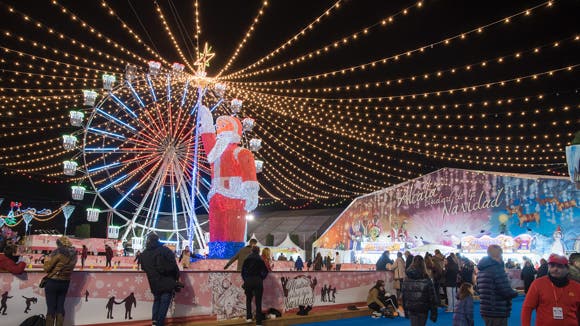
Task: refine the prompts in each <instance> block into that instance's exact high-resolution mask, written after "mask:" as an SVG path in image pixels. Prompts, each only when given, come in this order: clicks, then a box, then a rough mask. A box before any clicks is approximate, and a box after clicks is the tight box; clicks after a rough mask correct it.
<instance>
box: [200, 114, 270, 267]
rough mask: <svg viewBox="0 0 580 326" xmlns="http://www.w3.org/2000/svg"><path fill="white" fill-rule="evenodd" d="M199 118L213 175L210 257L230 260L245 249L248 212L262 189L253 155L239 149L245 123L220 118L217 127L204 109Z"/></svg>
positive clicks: (210, 211) (230, 118)
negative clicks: (237, 252)
mask: <svg viewBox="0 0 580 326" xmlns="http://www.w3.org/2000/svg"><path fill="white" fill-rule="evenodd" d="M199 115H200V117H199V119H200V122H201V123H200V132H201V138H202V141H203V147H204V150H205V153H206V155H207V161H208V162H209V163H210V165H211V173H212V182H211V188H210V191H209V193H208V199H209V229H210V231H209V232H210V243H209V248H210V255H212V256H214V257H216V258H218V257H219V258H229V256H232V255H233V254H235V252H236V251H237V250H238V249H239V248H241V247H243V246H244V245H245V243H244V233H245V229H246V218H245V216H246V212H250V211H253V210H254V209H255V208H256V206H257V205H258V192H259V190H260V185H259V183H258V181H257V179H256V165H255V162H254V155H253V154H252V152H251V151H250V150H249V149H246V148H243V147H240V146H239V143H240V141H241V136H242V123H241V122H240V120H238V119H237V118H236V117H232V116H221V117H219V118H217V120H216V124H215V127H214V124H213V117H212V114H211V112H210V111H209V109H208V108H207V107H205V106H203V105H202V106H201V107H200V109H199ZM226 256H228V257H226Z"/></svg>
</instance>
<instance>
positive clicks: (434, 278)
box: [0, 233, 580, 326]
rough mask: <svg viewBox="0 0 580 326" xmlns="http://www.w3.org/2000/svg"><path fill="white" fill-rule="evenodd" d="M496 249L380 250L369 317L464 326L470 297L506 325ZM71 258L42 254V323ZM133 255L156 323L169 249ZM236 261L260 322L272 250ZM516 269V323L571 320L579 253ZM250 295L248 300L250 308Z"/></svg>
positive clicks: (172, 267) (56, 310) (251, 247)
mask: <svg viewBox="0 0 580 326" xmlns="http://www.w3.org/2000/svg"><path fill="white" fill-rule="evenodd" d="M15 248H16V246H15V244H13V243H9V242H6V241H0V270H5V271H8V272H11V273H13V274H20V273H23V272H24V269H25V266H26V263H25V262H23V261H21V258H20V257H18V256H17V255H16V250H15ZM502 254H503V251H502V248H501V247H499V246H497V245H491V246H489V248H488V250H487V256H485V257H483V258H482V259H481V260H480V261H479V262H478V263H477V265H476V264H475V263H474V262H472V261H470V260H469V259H468V258H467V257H464V256H461V255H460V254H454V253H450V254H449V255H447V256H444V255H443V254H442V253H441V252H440V251H439V250H435V252H434V254H430V253H426V254H425V255H424V256H420V255H416V256H413V254H411V252H409V251H406V252H397V254H396V259H395V260H392V259H391V258H390V253H389V252H388V251H385V252H384V253H383V254H382V255H381V257H380V258H379V259H378V261H377V263H376V270H378V271H392V272H393V288H394V289H395V293H388V292H386V291H385V281H384V280H379V281H377V282H376V284H375V285H374V286H373V287H372V288H371V289H370V290H369V292H368V296H367V305H368V307H369V308H370V309H371V310H372V311H373V313H372V315H373V317H375V318H378V317H379V316H385V315H387V316H390V317H392V316H396V315H397V312H399V311H401V312H403V313H404V316H405V317H406V318H409V320H410V324H411V326H416V325H425V324H426V322H427V320H429V319H430V320H431V321H433V322H436V321H437V319H438V308H441V307H445V308H446V309H445V311H446V312H448V313H453V325H458V326H469V325H473V324H474V312H473V311H474V310H473V305H474V296H476V297H478V298H479V300H480V315H481V318H482V319H483V321H484V323H485V325H486V326H496V325H498V326H502V325H507V320H508V318H509V317H510V315H511V310H512V299H513V298H515V297H517V296H518V292H517V291H515V290H514V289H512V287H511V284H510V281H509V279H508V277H507V274H506V268H507V265H506V264H504V260H503V257H502ZM77 257H80V259H81V266H83V265H84V260H85V259H86V247H83V248H82V249H81V251H80V255H79V254H78V253H77V250H76V249H75V248H74V246H73V245H72V243H71V241H70V240H69V239H68V238H67V237H66V236H63V237H60V238H58V239H57V240H56V249H55V250H54V251H52V252H51V253H50V254H48V255H46V257H45V258H44V261H43V269H44V271H45V272H46V276H45V278H44V281H43V285H42V286H43V287H44V291H45V296H46V304H47V313H46V324H47V325H63V321H64V314H65V310H64V302H65V298H66V293H67V291H68V288H69V285H70V279H71V274H72V272H73V270H74V268H75V265H76V262H77ZM190 258H191V251H190V250H189V248H188V247H186V248H185V249H184V250H183V251H182V253H181V255H180V256H179V260H178V262H179V263H180V264H181V265H182V267H183V268H188V267H189V262H190ZM107 260H108V261H110V260H109V259H107ZM135 260H136V261H138V263H139V264H140V266H141V268H142V269H143V271H145V273H146V274H147V278H148V281H149V285H150V288H151V292H152V293H153V298H154V302H153V312H152V320H153V321H154V325H163V324H164V320H165V317H166V314H167V310H168V308H169V306H170V304H171V301H172V300H173V297H174V295H175V292H176V291H179V288H180V284H181V283H180V282H179V267H178V264H177V261H176V257H175V253H174V252H173V251H172V250H171V249H169V248H167V247H166V246H164V245H163V244H162V243H161V242H160V241H159V237H158V236H157V235H156V234H155V233H151V234H150V235H149V236H148V238H147V243H146V248H145V250H144V251H143V252H142V253H141V252H140V253H139V254H138V255H136V258H135ZM278 260H280V257H279V259H278ZM236 261H237V270H238V271H239V272H240V273H241V277H242V279H243V284H244V285H243V288H244V292H245V294H246V306H247V316H246V317H247V321H252V319H253V318H255V320H256V324H257V325H260V324H261V323H262V321H263V320H264V314H263V313H262V309H261V301H262V294H263V280H264V278H265V277H266V275H267V274H268V273H269V272H271V271H272V270H273V269H274V257H273V256H272V252H271V250H270V249H269V248H263V249H262V250H261V252H260V248H258V247H257V241H256V240H255V239H251V240H250V241H249V244H248V245H247V246H246V247H244V248H242V249H241V250H240V251H239V252H238V253H237V254H236V255H235V256H234V257H232V258H231V259H230V260H229V261H228V262H227V263H226V265H225V266H224V269H228V268H229V267H230V266H231V265H232V264H233V263H234V262H236ZM333 262H334V264H333ZM340 265H341V259H340V253H338V252H337V253H336V255H335V256H334V258H332V257H331V255H330V254H327V255H326V256H324V257H323V256H322V254H321V253H320V252H319V253H317V255H316V256H315V258H314V260H310V259H309V260H307V261H306V262H303V261H302V258H301V257H298V258H297V259H296V261H295V264H294V266H295V270H296V271H302V270H303V268H304V267H306V268H307V270H310V269H311V268H312V270H314V271H322V270H324V269H325V270H327V271H330V270H333V267H334V270H336V271H340V269H341V266H340ZM514 266H515V265H514ZM521 269H522V271H521V279H522V281H523V284H524V294H525V300H524V303H523V309H522V311H521V320H522V325H524V326H528V325H530V324H531V316H532V311H534V310H535V311H536V325H565V326H566V325H578V315H579V314H580V283H578V282H579V281H580V254H579V253H574V254H572V255H571V256H570V257H569V259H568V258H567V257H564V256H559V255H556V254H553V255H551V256H550V257H549V258H548V260H545V259H541V260H540V264H539V266H538V268H537V269H536V267H535V266H534V264H533V263H532V261H531V260H529V259H527V258H524V261H523V264H522V267H521ZM181 286H183V285H181ZM253 301H254V303H255V307H256V312H255V313H254V314H253V313H252V302H253Z"/></svg>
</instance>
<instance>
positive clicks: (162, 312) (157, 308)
mask: <svg viewBox="0 0 580 326" xmlns="http://www.w3.org/2000/svg"><path fill="white" fill-rule="evenodd" d="M171 299H173V293H159V294H153V325H156V326H163V323H164V322H165V316H166V315H167V310H169V305H171Z"/></svg>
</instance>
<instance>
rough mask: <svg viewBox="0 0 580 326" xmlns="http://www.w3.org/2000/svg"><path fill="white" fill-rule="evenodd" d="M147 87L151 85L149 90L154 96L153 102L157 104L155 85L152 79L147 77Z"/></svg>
mask: <svg viewBox="0 0 580 326" xmlns="http://www.w3.org/2000/svg"><path fill="white" fill-rule="evenodd" d="M147 85H149V90H150V91H151V96H153V101H154V102H157V96H155V89H153V83H151V78H149V75H147Z"/></svg>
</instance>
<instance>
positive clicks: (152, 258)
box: [140, 233, 183, 326]
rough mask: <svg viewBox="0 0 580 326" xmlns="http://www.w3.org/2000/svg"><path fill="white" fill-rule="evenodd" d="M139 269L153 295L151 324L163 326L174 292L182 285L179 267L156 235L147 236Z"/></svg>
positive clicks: (172, 255)
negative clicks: (145, 276) (144, 275)
mask: <svg viewBox="0 0 580 326" xmlns="http://www.w3.org/2000/svg"><path fill="white" fill-rule="evenodd" d="M140 257H141V268H142V269H143V271H145V273H146V274H147V280H148V281H149V287H150V288H151V293H153V316H152V320H153V324H154V325H156V326H163V324H164V322H165V316H166V315H167V310H169V306H170V305H171V301H172V299H173V296H174V295H175V290H176V289H177V288H178V287H179V286H181V287H183V285H182V284H181V283H179V282H178V280H179V267H178V266H177V263H176V262H175V255H174V254H173V251H171V249H169V248H167V247H165V246H164V245H163V244H162V243H161V242H159V236H158V235H157V234H156V233H150V234H149V235H148V236H147V242H146V245H145V250H144V251H143V253H141V256H140Z"/></svg>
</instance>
